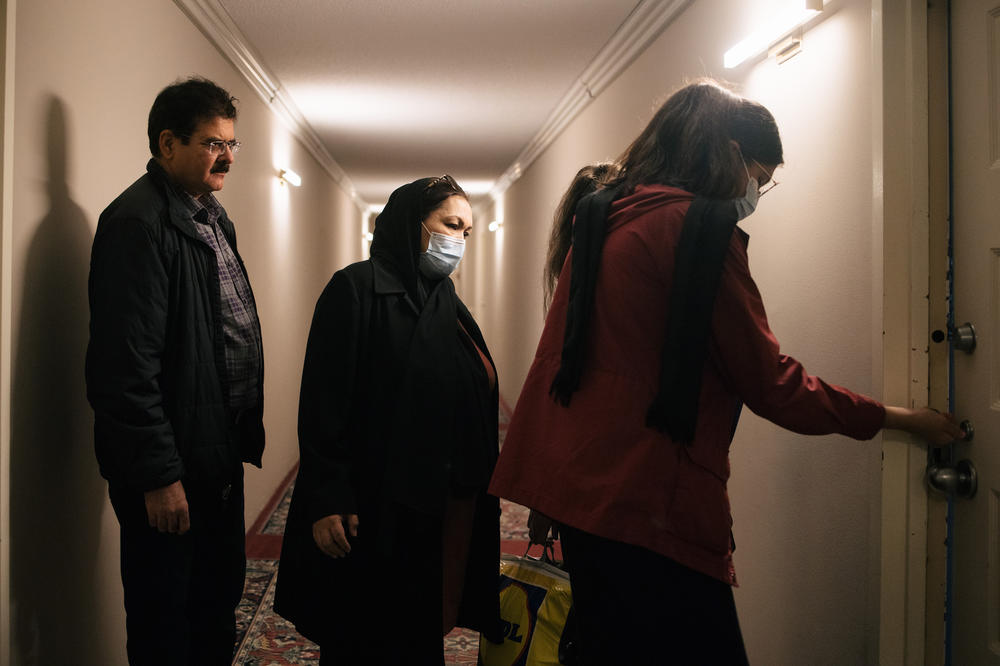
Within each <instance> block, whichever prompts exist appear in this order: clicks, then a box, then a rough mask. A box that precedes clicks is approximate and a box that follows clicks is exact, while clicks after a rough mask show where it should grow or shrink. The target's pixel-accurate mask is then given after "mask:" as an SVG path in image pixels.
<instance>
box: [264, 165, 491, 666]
mask: <svg viewBox="0 0 1000 666" xmlns="http://www.w3.org/2000/svg"><path fill="white" fill-rule="evenodd" d="M471 227H472V209H471V207H470V206H469V202H468V198H467V196H466V194H465V192H464V191H463V190H462V188H461V187H459V185H458V184H457V183H456V182H455V181H454V180H453V179H452V178H451V177H450V176H442V177H440V178H423V179H421V180H417V181H414V182H412V183H410V184H409V185H404V186H403V187H400V188H399V189H397V190H396V191H395V192H393V193H392V196H390V197H389V201H388V203H387V204H386V206H385V209H384V210H383V211H382V213H381V214H380V215H379V216H378V218H377V219H376V222H375V237H374V240H373V242H372V246H371V259H369V260H367V261H362V262H358V263H355V264H352V265H350V266H348V267H346V268H344V269H342V270H340V271H337V272H336V273H335V274H334V275H333V278H332V279H331V280H330V283H329V284H328V285H327V287H326V289H325V290H324V291H323V294H322V295H321V296H320V299H319V302H318V303H317V304H316V312H315V315H314V317H313V322H312V328H311V330H310V333H309V342H308V345H307V348H306V359H305V368H304V370H303V375H302V391H301V395H300V401H299V448H300V454H301V459H300V467H299V472H298V477H297V479H296V482H295V491H294V493H293V496H292V502H291V507H290V509H289V515H288V522H287V527H286V530H285V538H284V542H283V545H282V553H281V562H280V568H279V573H278V582H277V590H276V597H275V604H274V607H275V610H276V611H277V612H278V613H279V614H281V615H282V616H284V617H286V618H288V619H289V620H291V621H292V622H294V623H295V625H296V628H297V629H298V630H299V631H300V632H301V633H302V634H303V635H305V636H306V637H307V638H309V639H311V640H313V641H315V642H317V643H319V645H320V648H321V657H320V663H321V664H332V663H336V664H354V663H364V664H375V663H385V664H402V663H413V664H418V663H419V664H434V663H443V642H442V640H441V638H442V636H443V635H444V634H446V633H448V631H450V630H451V629H452V628H454V627H455V626H464V627H468V628H471V629H475V630H478V631H481V632H483V633H484V634H485V635H486V636H487V637H492V638H494V639H496V640H499V637H498V636H497V633H498V631H499V621H500V620H499V602H498V595H497V567H498V565H497V562H498V558H499V551H500V542H499V516H500V508H499V501H498V500H497V499H496V498H495V497H492V496H489V495H487V494H486V493H485V489H486V485H487V483H488V482H489V479H490V475H491V473H492V470H493V465H494V463H495V462H496V458H497V402H498V396H499V393H498V391H497V382H496V368H495V366H494V365H493V361H492V360H491V358H490V355H489V351H488V350H487V348H486V343H485V342H484V341H483V337H482V334H481V333H480V331H479V327H478V326H477V325H476V322H475V320H474V319H473V318H472V315H471V314H470V313H469V311H468V309H467V308H466V307H465V305H464V304H463V303H462V301H461V300H459V298H458V296H457V295H456V294H455V287H454V284H453V283H452V281H451V279H450V278H449V277H448V276H449V275H450V274H451V272H452V271H453V270H454V269H455V267H456V266H457V265H458V261H459V260H460V259H461V256H462V251H463V250H464V245H465V237H466V236H468V234H469V230H470V229H471Z"/></svg>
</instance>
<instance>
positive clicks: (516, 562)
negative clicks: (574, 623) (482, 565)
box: [479, 555, 573, 666]
mask: <svg viewBox="0 0 1000 666" xmlns="http://www.w3.org/2000/svg"><path fill="white" fill-rule="evenodd" d="M572 605H573V597H572V594H571V592H570V586H569V575H568V574H567V573H566V572H565V571H563V570H562V569H559V568H558V567H556V566H553V565H552V564H549V563H548V562H545V561H543V560H537V559H534V558H532V557H527V556H525V557H518V556H516V555H503V556H501V558H500V618H501V619H502V620H503V624H504V629H505V632H504V639H503V643H493V642H492V641H490V640H487V639H486V638H485V637H483V638H481V639H480V641H479V663H480V664H482V665H483V666H549V665H551V666H559V664H560V663H561V662H560V661H559V641H560V639H561V638H562V633H563V628H564V626H565V624H566V616H567V615H568V614H569V610H570V607H571V606H572Z"/></svg>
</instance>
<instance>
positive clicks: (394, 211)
mask: <svg viewBox="0 0 1000 666" xmlns="http://www.w3.org/2000/svg"><path fill="white" fill-rule="evenodd" d="M434 180H435V179H434V178H421V179H420V180H415V181H413V182H412V183H410V184H408V185H403V186H402V187H399V188H397V189H396V190H395V191H394V192H393V193H392V194H391V195H389V201H387V202H386V204H385V208H383V209H382V212H381V213H379V215H378V217H377V218H375V232H374V234H373V236H374V238H373V239H372V244H371V256H372V258H377V259H378V260H379V261H381V262H382V263H384V264H385V265H386V266H388V267H389V268H390V269H391V271H392V272H393V273H394V274H395V275H396V276H397V277H398V278H400V279H401V280H402V282H403V286H404V287H405V288H406V293H407V295H408V296H409V297H410V299H411V300H412V301H413V303H414V304H415V305H417V307H420V305H421V304H422V303H423V299H422V298H420V293H421V292H425V293H426V285H421V281H422V279H423V278H422V276H421V275H420V270H419V269H418V267H417V264H418V259H419V256H420V252H421V247H420V245H421V244H420V222H421V220H420V219H419V218H420V208H421V206H420V202H421V199H422V195H423V194H424V190H425V189H426V188H427V186H428V185H429V184H430V183H431V182H432V181H434Z"/></svg>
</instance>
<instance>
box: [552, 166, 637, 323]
mask: <svg viewBox="0 0 1000 666" xmlns="http://www.w3.org/2000/svg"><path fill="white" fill-rule="evenodd" d="M617 176H618V165H617V164H615V163H614V162H598V163H597V164H588V165H587V166H585V167H583V168H582V169H580V170H579V171H577V172H576V175H575V176H573V182H571V183H570V185H569V188H567V190H566V192H565V193H564V194H563V196H562V199H561V200H560V201H559V206H558V207H557V208H556V213H555V215H554V216H553V218H552V232H551V234H550V235H549V249H548V252H547V253H546V256H545V272H544V274H543V277H542V288H543V289H544V292H545V295H544V298H543V300H542V303H543V304H544V308H545V310H546V311H547V310H548V308H549V304H550V303H551V302H552V294H553V292H554V291H555V288H556V280H558V279H559V273H560V272H561V271H562V267H563V264H564V263H565V262H566V255H567V254H569V248H570V245H572V242H573V213H574V212H575V211H576V204H578V203H579V202H580V199H582V198H583V197H584V196H586V195H588V194H590V193H591V192H593V191H595V190H597V189H598V188H600V187H603V186H604V185H607V184H608V183H609V182H611V181H612V180H614V179H615V177H617Z"/></svg>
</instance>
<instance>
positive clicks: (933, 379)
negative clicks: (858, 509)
mask: <svg viewBox="0 0 1000 666" xmlns="http://www.w3.org/2000/svg"><path fill="white" fill-rule="evenodd" d="M929 5H933V6H929ZM872 17H873V31H872V32H873V39H874V42H875V44H874V49H873V51H874V53H875V55H876V57H875V58H874V60H875V64H874V67H875V68H876V70H877V71H876V72H875V77H874V78H875V80H876V88H877V89H878V91H877V97H876V98H875V100H873V101H874V102H875V103H874V105H873V108H874V112H875V113H877V114H879V117H878V120H877V122H876V123H875V126H876V129H875V132H876V134H877V135H878V136H877V137H876V141H874V147H875V152H876V154H875V156H874V158H875V159H874V163H875V165H876V168H875V170H874V171H875V173H874V181H875V197H874V205H875V209H876V210H875V219H876V225H875V226H876V228H878V227H879V226H881V234H882V237H881V238H880V239H878V240H877V247H878V250H879V251H880V253H881V257H882V279H883V294H882V299H881V302H882V307H883V311H882V319H883V334H882V340H881V349H882V355H883V363H882V382H883V399H884V400H885V402H886V403H887V404H899V405H908V406H913V407H919V406H923V405H928V404H929V405H930V406H932V407H936V408H938V409H942V410H944V409H946V408H947V406H948V401H947V345H932V344H931V343H930V342H929V341H930V331H931V330H934V329H938V328H944V325H945V312H946V304H947V301H946V293H945V286H946V276H947V270H948V266H947V251H946V250H947V216H948V160H947V151H948V142H947V137H948V133H947V129H948V128H947V122H948V108H947V94H946V91H947V68H946V65H947V47H946V46H947V9H946V4H945V3H944V2H943V1H942V2H939V1H937V0H935V1H933V2H931V3H927V2H926V1H921V0H906V1H905V2H889V1H881V0H876V1H875V2H873V4H872ZM879 55H880V56H881V57H878V56H879ZM942 67H943V69H942ZM942 86H943V88H944V91H945V92H944V93H943V94H942V92H941V90H942ZM880 204H881V205H880ZM879 209H880V210H879ZM879 215H881V221H882V224H881V225H878V224H877V221H878V217H879ZM876 236H878V231H876ZM926 465H927V449H926V446H925V445H924V444H923V442H921V441H918V440H916V439H914V438H913V437H910V436H908V435H906V434H905V433H901V432H898V431H887V432H886V433H885V434H884V436H883V441H882V474H881V495H882V501H881V520H880V521H879V524H880V537H881V539H880V543H881V549H880V551H881V552H880V556H879V560H880V563H879V564H880V566H879V572H880V573H879V587H880V594H879V602H880V603H879V641H878V644H879V655H878V662H879V663H882V664H907V665H916V664H928V665H930V664H933V665H940V664H943V663H944V638H945V635H944V634H945V627H944V621H943V617H944V604H945V580H946V571H947V560H946V552H945V545H944V543H945V530H946V524H945V517H946V509H947V503H946V502H945V501H943V500H941V499H940V498H937V497H929V496H928V493H927V490H926V486H925V484H924V471H925V469H926Z"/></svg>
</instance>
